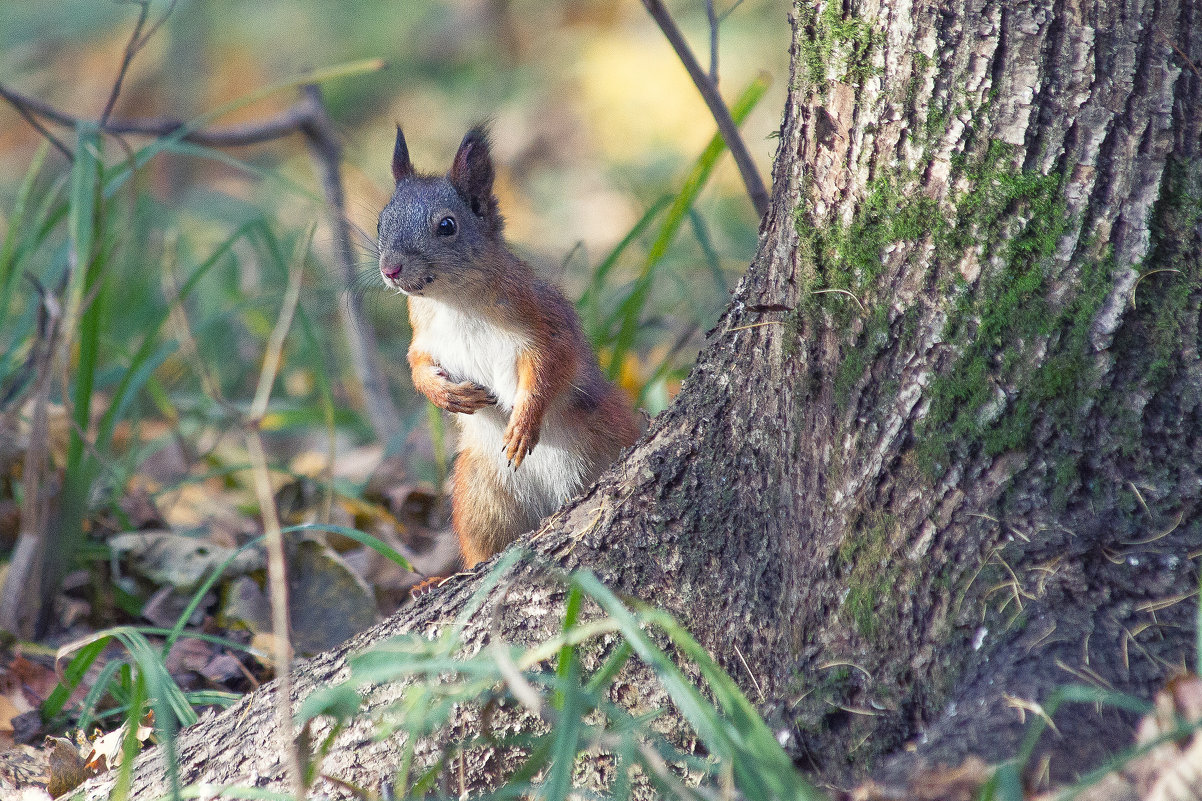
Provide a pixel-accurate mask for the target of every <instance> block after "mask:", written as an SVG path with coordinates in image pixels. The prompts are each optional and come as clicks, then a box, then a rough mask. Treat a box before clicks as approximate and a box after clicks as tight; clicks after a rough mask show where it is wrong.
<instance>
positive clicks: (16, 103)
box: [0, 84, 75, 161]
mask: <svg viewBox="0 0 1202 801" xmlns="http://www.w3.org/2000/svg"><path fill="white" fill-rule="evenodd" d="M0 97H2V98H4V99H5V100H7V101H8V104H9V105H10V106H12V107H13V108H14V109H16V111H17V113H18V114H20V115H21V116H22V117H23V118H24V119H25V121H26V122H27V123H29V124H30V126H31V127H32V128H33V129H34V130H35V131H37V132H38V133H40V134H41V135H42V136H43V137H44V138H45V139H46V141H47V142H49V143H50V144H52V145H54V147H55V148H56V149H57V150H58V151H59V152H60V153H62V154H63V155H64V156H66V157H67V161H75V155H74V154H73V153H72V152H71V148H69V147H67V146H66V145H64V144H63V142H62V140H61V139H59V138H58V137H57V136H55V135H54V134H52V133H50V129H49V128H47V127H46V126H45V125H43V124H42V121H41V120H39V119H38V118H37V117H35V116H34V113H35V111H34V109H32V108H31V107H30V106H29V104H28V103H26V102H25V101H26V100H27V99H28V98H26V97H25V96H24V95H22V94H20V93H19V92H14V91H12V90H11V89H9V88H8V87H6V86H5V85H4V84H0Z"/></svg>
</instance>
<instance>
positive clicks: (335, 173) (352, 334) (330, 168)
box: [301, 84, 401, 445]
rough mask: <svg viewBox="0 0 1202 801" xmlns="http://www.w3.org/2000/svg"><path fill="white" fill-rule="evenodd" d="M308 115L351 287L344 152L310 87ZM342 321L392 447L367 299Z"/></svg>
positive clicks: (374, 418) (392, 410) (390, 414)
mask: <svg viewBox="0 0 1202 801" xmlns="http://www.w3.org/2000/svg"><path fill="white" fill-rule="evenodd" d="M304 92H305V100H304V102H303V103H302V104H301V105H302V106H305V105H307V108H308V113H307V114H306V117H305V122H304V123H303V130H304V133H305V139H306V140H307V141H308V143H309V150H310V152H311V153H312V154H313V158H314V159H315V160H316V161H317V164H318V167H319V168H320V170H321V185H322V187H323V189H324V190H325V194H326V203H327V204H328V205H329V207H330V215H331V219H330V222H331V224H332V225H333V227H334V246H335V250H336V253H335V256H336V258H337V260H338V267H339V269H340V271H341V276H340V278H341V284H342V286H347V287H349V286H351V285H352V284H353V282H354V280H355V276H356V273H357V270H356V269H355V251H354V248H353V247H352V246H351V230H350V224H349V223H348V221H347V216H346V198H345V195H344V193H343V189H342V174H341V171H340V169H341V164H342V146H341V144H340V143H339V141H338V135H337V132H336V131H335V130H334V124H333V123H332V122H331V121H330V116H329V114H327V113H326V107H325V103H323V102H322V99H321V88H320V87H318V86H317V85H315V84H310V85H308V86H306V87H305V88H304ZM338 316H339V321H340V322H341V324H342V330H343V335H344V336H345V337H346V344H347V348H348V350H349V351H350V354H351V362H352V364H353V365H354V368H355V375H356V376H357V377H358V378H359V381H360V383H361V384H362V385H363V394H364V405H365V406H366V407H367V416H368V419H369V420H370V421H371V424H372V428H373V429H375V432H376V436H377V437H379V439H380V441H381V442H383V443H385V445H387V443H389V442H390V441H391V440H392V438H393V437H394V436H395V435H396V434H397V432H399V431H400V420H401V417H400V412H399V411H398V410H397V408H396V404H394V403H393V401H392V396H391V395H389V393H388V384H387V382H386V381H385V379H384V376H383V375H381V374H380V371H379V370H378V369H377V365H378V364H379V363H380V359H379V355H378V348H377V347H376V340H375V337H374V336H373V335H372V333H371V328H370V327H369V326H368V325H367V324H366V323H364V321H363V297H362V296H361V295H358V294H356V293H353V292H352V293H350V295H349V296H348V297H347V301H346V303H340V304H338Z"/></svg>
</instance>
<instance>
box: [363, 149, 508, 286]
mask: <svg viewBox="0 0 1202 801" xmlns="http://www.w3.org/2000/svg"><path fill="white" fill-rule="evenodd" d="M392 177H393V178H395V179H396V190H395V191H394V192H393V195H392V199H391V200H390V201H388V205H387V206H385V207H384V210H383V211H382V212H381V213H380V229H379V237H378V239H379V245H380V274H381V275H382V276H383V277H384V283H385V284H387V285H388V286H390V287H392V288H394V289H399V290H401V291H402V292H404V293H405V294H406V295H420V296H423V297H436V298H455V297H459V298H462V297H464V295H463V294H462V293H463V291H464V290H470V289H471V288H472V287H473V286H476V285H478V284H479V282H480V281H481V279H482V278H487V276H486V275H485V274H484V273H486V271H487V270H488V269H489V268H490V267H491V266H492V265H494V264H496V263H497V262H498V260H497V259H495V258H492V256H493V254H494V253H495V252H496V249H497V248H502V249H503V248H504V242H503V240H502V238H501V229H502V227H503V225H504V223H503V220H502V218H501V214H500V212H499V211H498V209H497V199H496V197H495V196H494V195H493V178H494V177H495V173H494V170H493V164H492V156H491V154H490V153H489V140H488V130H487V128H485V127H484V126H483V125H478V126H476V127H475V128H472V129H471V130H470V131H468V132H467V135H466V136H464V137H463V142H462V143H461V144H460V145H459V152H458V153H456V154H455V161H454V162H453V163H452V164H451V169H450V170H449V171H448V172H447V174H446V175H442V176H430V175H421V174H418V173H416V172H415V171H414V169H413V163H412V162H411V161H410V160H409V147H408V146H407V145H406V144H405V135H404V134H403V133H402V132H401V127H400V126H399V125H398V126H397V129H396V145H395V147H394V148H393V152H392Z"/></svg>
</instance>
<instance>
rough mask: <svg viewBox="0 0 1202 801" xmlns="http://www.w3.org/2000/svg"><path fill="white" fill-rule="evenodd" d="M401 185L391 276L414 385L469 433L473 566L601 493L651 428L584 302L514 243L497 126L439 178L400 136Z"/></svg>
mask: <svg viewBox="0 0 1202 801" xmlns="http://www.w3.org/2000/svg"><path fill="white" fill-rule="evenodd" d="M392 175H393V178H395V179H396V191H395V192H394V194H393V196H392V199H391V200H390V201H389V202H388V205H387V206H385V208H384V210H383V211H382V212H381V213H380V228H379V237H378V239H379V246H380V274H381V275H382V276H383V278H384V283H385V284H387V285H388V286H389V287H391V288H393V289H396V290H399V291H400V292H401V293H403V294H405V295H407V296H408V300H409V322H410V323H411V325H412V327H413V341H412V343H411V344H410V346H409V366H410V368H411V370H412V372H413V384H414V386H415V387H416V388H417V389H418V391H420V392H421V393H422V394H424V395H425V396H426V397H428V398H429V399H430V400H431V401H432V402H433V403H434V404H435V405H436V406H438V407H440V408H442V409H445V410H447V411H448V412H452V413H454V416H455V421H456V422H457V423H458V427H459V452H458V456H457V458H456V460H455V467H454V471H453V474H452V489H451V509H452V514H451V523H452V525H453V527H454V529H455V533H456V534H457V535H458V537H459V547H460V551H461V552H462V554H463V566H464V567H465V568H470V567H472V566H473V565H475V564H476V563H477V562H480V561H482V560H484V559H487V558H488V557H490V556H492V555H493V554H495V553H497V552H499V551H500V550H501V549H503V548H504V547H505V546H507V545H509V543H511V542H513V541H514V540H515V539H517V537H519V536H520V535H522V534H524V533H526V532H528V531H530V530H532V529H534V528H536V527H537V526H538V522H539V521H540V520H541V519H542V518H543V517H545V516H546V515H548V514H550V513H551V512H553V511H555V509H557V508H559V506H561V505H562V504H563V503H564V502H565V501H567V500H568V499H569V498H571V497H572V496H574V495H575V494H576V493H578V492H579V491H580V490H581V489H583V488H584V487H585V486H587V485H588V484H590V483H592V482H593V481H594V480H595V479H596V478H597V476H598V475H599V474H600V473H601V471H602V470H603V469H605V468H606V467H607V466H609V465H610V464H611V463H612V462H613V461H614V460H615V459H616V458H617V457H618V454H619V453H621V451H622V449H623V448H625V447H627V446H628V445H631V444H633V443H634V441H635V440H636V439H637V438H638V436H639V433H640V425H639V423H638V421H637V418H636V417H635V414H634V411H633V409H632V408H631V405H630V403H629V402H628V400H627V398H626V397H625V395H624V394H623V393H622V392H621V391H619V390H618V389H617V388H615V387H614V386H613V385H612V384H610V383H609V382H608V381H606V380H605V378H604V377H603V376H602V374H601V370H600V368H599V367H598V366H597V357H596V354H595V353H594V352H593V349H592V347H591V346H590V345H589V343H588V341H587V340H586V339H585V337H584V332H583V331H582V329H581V327H580V319H579V318H578V317H577V315H576V311H575V309H574V308H573V307H572V304H571V303H569V302H568V300H567V298H565V297H564V296H563V294H562V293H561V292H560V291H559V290H558V289H556V288H555V287H554V286H552V285H551V284H549V283H547V282H546V281H544V280H543V279H541V278H539V277H538V276H536V275H535V274H534V271H533V270H532V269H531V268H530V266H529V265H528V264H526V263H525V262H524V261H522V260H521V259H519V258H518V257H517V256H515V255H514V254H513V253H512V252H510V250H509V249H508V247H506V245H505V240H504V238H503V236H502V233H501V231H502V227H503V224H504V221H503V220H502V217H501V214H500V211H499V209H498V206H497V199H496V197H495V196H494V194H493V178H494V170H493V162H492V156H491V154H490V148H489V138H488V131H487V129H486V128H485V127H483V126H478V127H476V128H473V129H472V130H470V131H468V133H467V135H466V136H464V138H463V142H462V144H460V146H459V151H458V153H456V155H455V160H454V162H453V164H452V165H451V169H450V171H449V172H448V173H447V174H446V175H445V176H432V175H421V174H418V173H416V172H414V169H413V164H412V163H411V162H410V159H409V148H408V146H407V145H406V144H405V136H404V134H403V133H402V132H401V128H400V126H397V135H396V145H395V147H394V149H393V154H392Z"/></svg>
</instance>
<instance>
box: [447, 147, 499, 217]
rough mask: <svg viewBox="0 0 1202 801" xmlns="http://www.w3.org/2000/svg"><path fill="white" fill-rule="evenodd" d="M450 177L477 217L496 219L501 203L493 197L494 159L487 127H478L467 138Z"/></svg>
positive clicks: (460, 148) (456, 189) (457, 155)
mask: <svg viewBox="0 0 1202 801" xmlns="http://www.w3.org/2000/svg"><path fill="white" fill-rule="evenodd" d="M447 177H448V178H450V180H451V185H452V186H454V187H455V191H457V192H458V193H459V196H460V197H462V198H463V199H464V200H465V201H466V202H467V204H468V205H469V206H471V209H472V211H473V212H474V213H475V214H476V215H477V216H479V217H485V218H488V217H492V216H495V215H496V210H497V201H496V198H494V197H493V194H492V184H493V177H494V173H493V166H492V155H491V154H490V153H489V143H488V129H487V128H486V127H485V126H483V125H477V126H476V127H475V128H472V129H471V130H470V131H468V132H467V135H466V136H464V137H463V143H462V144H460V145H459V152H458V153H456V154H455V162H454V163H453V164H452V165H451V171H450V173H449V174H448V175H447Z"/></svg>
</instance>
